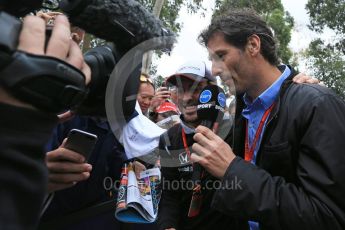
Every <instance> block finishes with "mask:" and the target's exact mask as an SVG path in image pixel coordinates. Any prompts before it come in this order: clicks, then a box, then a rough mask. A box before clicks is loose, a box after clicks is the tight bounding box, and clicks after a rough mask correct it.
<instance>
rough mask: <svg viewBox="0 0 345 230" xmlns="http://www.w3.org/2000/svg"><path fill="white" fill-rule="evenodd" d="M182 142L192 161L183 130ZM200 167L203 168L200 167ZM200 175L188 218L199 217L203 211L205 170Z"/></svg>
mask: <svg viewBox="0 0 345 230" xmlns="http://www.w3.org/2000/svg"><path fill="white" fill-rule="evenodd" d="M182 140H183V147H184V149H185V151H186V153H187V155H188V157H189V159H190V151H189V148H188V145H187V137H186V133H185V131H184V129H183V128H182ZM195 167H196V166H195V164H193V176H192V179H193V177H194V173H195V171H194V170H195ZM199 167H201V166H200V165H199ZM199 173H200V174H199V175H198V176H197V177H198V180H196V181H194V183H195V184H194V188H193V193H192V199H191V201H190V205H189V210H188V217H190V218H191V217H195V216H197V215H199V213H200V211H201V205H202V202H203V194H202V191H201V184H200V183H201V182H200V180H201V179H202V178H203V177H204V170H203V169H202V168H201V169H200V170H199Z"/></svg>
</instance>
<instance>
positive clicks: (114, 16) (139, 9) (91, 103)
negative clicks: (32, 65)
mask: <svg viewBox="0 0 345 230" xmlns="http://www.w3.org/2000/svg"><path fill="white" fill-rule="evenodd" d="M45 1H48V0H45ZM50 1H57V2H60V8H61V9H62V11H64V12H65V13H66V14H67V15H68V16H69V20H70V21H71V23H72V24H73V25H75V26H78V27H80V28H82V29H84V30H85V31H87V32H89V33H91V34H94V35H96V36H97V37H99V38H102V39H105V40H107V41H110V42H112V43H113V44H114V46H104V47H101V48H94V49H92V50H90V51H88V52H87V53H86V54H85V55H84V58H85V61H86V62H87V64H88V65H89V66H90V67H91V72H92V80H91V84H90V87H89V89H90V90H89V92H88V96H87V97H86V94H87V92H86V89H85V87H84V88H83V87H81V86H80V85H74V87H69V90H68V92H71V89H75V92H74V93H72V94H73V95H74V98H72V99H71V101H68V100H67V98H65V97H64V99H63V101H64V103H62V104H61V103H60V105H59V106H57V108H52V107H50V108H49V106H47V105H46V104H45V105H44V106H43V107H44V108H45V109H47V108H48V110H51V111H52V110H54V111H59V110H61V109H62V107H65V109H71V108H74V109H76V108H77V107H78V108H79V109H78V111H77V112H79V113H81V114H85V115H95V114H96V115H99V114H101V115H105V101H104V100H105V92H106V86H107V83H108V80H109V77H110V74H111V72H112V70H113V69H114V67H115V64H116V63H117V61H119V59H120V58H121V57H122V56H123V55H125V54H126V53H127V52H128V51H129V50H130V49H131V48H133V47H135V46H137V45H139V44H140V43H142V42H144V41H147V40H149V39H152V38H157V37H173V35H174V34H173V33H172V32H171V31H169V30H166V29H164V28H163V26H162V23H161V22H160V20H158V19H157V18H156V17H155V16H154V15H153V14H151V13H150V12H148V11H147V10H146V9H145V8H144V7H143V6H142V5H141V4H140V3H138V2H136V1H135V0H126V1H123V0H108V1H104V0H50ZM42 2H43V0H11V1H9V0H5V3H4V4H0V7H3V9H4V10H5V11H7V12H9V13H11V14H13V15H15V16H23V15H24V14H25V13H28V12H30V11H33V10H37V9H38V8H39V7H40V6H41V4H42ZM18 6H20V7H18ZM2 22H3V23H2ZM12 24H13V25H15V26H13V27H12V26H9V25H10V24H9V23H7V22H6V23H5V21H4V20H3V19H2V18H1V17H0V29H1V31H7V36H1V38H0V61H1V62H0V71H1V69H2V68H4V67H5V66H7V65H8V64H9V63H11V60H12V58H13V57H14V56H13V54H14V53H16V52H17V51H16V50H15V48H16V47H17V43H18V34H19V32H20V29H21V24H20V23H14V22H13V23H12ZM3 29H5V30H3ZM174 42H175V40H174V39H173V41H172V40H171V39H170V40H169V41H168V42H167V43H165V44H163V45H161V47H160V48H162V49H165V50H169V51H170V50H171V47H172V45H173V43H174ZM114 47H116V48H114ZM146 51H148V50H146ZM146 51H145V50H142V51H141V52H142V54H144V52H146ZM41 58H43V57H41ZM50 61H53V60H50ZM54 61H57V60H54ZM17 64H18V63H17ZM1 65H2V66H1ZM69 67H71V66H66V68H69ZM140 68H141V65H140V67H135V71H134V72H135V73H134V72H133V73H132V74H131V75H130V76H129V78H127V79H126V86H125V88H124V92H123V95H122V97H123V98H127V97H128V96H132V95H135V94H136V93H137V91H138V88H139V76H140ZM32 71H33V70H32ZM33 72H34V71H33ZM70 72H74V73H75V75H77V74H76V73H77V72H78V71H77V70H76V69H72V70H71V71H70ZM52 74H53V72H50V75H52ZM118 77H122V76H118ZM3 78H4V75H3V73H1V72H0V80H1V79H3ZM28 79H29V78H28ZM54 79H60V80H61V79H62V78H61V76H60V77H58V78H54ZM72 83H74V84H75V82H69V84H72ZM1 84H4V82H2V83H1ZM7 85H9V84H7ZM12 85H15V84H12ZM52 85H54V84H50V87H52ZM55 85H56V84H55ZM60 85H61V84H60ZM70 86H71V85H70ZM72 86H73V84H72ZM7 87H9V86H7ZM18 89H20V88H18ZM60 90H61V89H60ZM52 91H54V90H52ZM55 91H56V90H55ZM26 92H28V91H26ZM31 93H32V92H31ZM70 94H71V93H70ZM23 95H25V93H23ZM56 95H58V96H57V97H56V98H54V100H47V102H48V101H49V103H51V104H53V103H56V102H58V101H59V98H58V97H61V95H65V94H63V93H61V92H60V93H59V94H56ZM41 96H43V95H41ZM22 98H23V99H24V100H25V99H27V98H30V97H25V96H22ZM75 98H79V99H81V98H86V100H85V101H84V102H83V103H82V105H81V103H79V104H77V103H76V99H75ZM30 100H31V99H30ZM72 101H73V103H72ZM29 102H30V103H34V102H33V101H29ZM124 104H126V106H127V107H128V104H130V107H131V108H130V109H125V110H126V112H125V113H127V115H130V114H131V113H132V111H134V107H135V101H133V102H128V101H125V100H124V101H123V105H124ZM36 105H37V104H36ZM63 105H64V106H63ZM38 106H39V107H42V105H38ZM123 107H124V106H123Z"/></svg>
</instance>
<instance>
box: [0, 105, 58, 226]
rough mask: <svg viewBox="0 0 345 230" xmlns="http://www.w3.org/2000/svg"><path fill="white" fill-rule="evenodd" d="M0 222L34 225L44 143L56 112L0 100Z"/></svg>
mask: <svg viewBox="0 0 345 230" xmlns="http://www.w3.org/2000/svg"><path fill="white" fill-rule="evenodd" d="M0 116H1V119H0V184H1V186H0V204H1V205H0V226H1V229H25V230H27V229H35V227H36V224H37V222H38V219H39V213H40V208H41V205H42V202H43V198H44V195H45V190H46V183H47V172H46V167H45V163H44V156H45V153H44V151H43V147H44V144H45V143H46V142H47V141H48V139H49V137H50V135H51V132H52V130H53V128H54V126H55V125H56V122H57V118H56V116H53V115H51V116H49V115H47V114H45V113H41V112H38V111H33V110H29V109H23V108H18V107H14V106H10V105H5V104H0Z"/></svg>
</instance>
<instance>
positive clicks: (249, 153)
mask: <svg viewBox="0 0 345 230" xmlns="http://www.w3.org/2000/svg"><path fill="white" fill-rule="evenodd" d="M274 104H275V103H273V104H272V105H271V106H270V107H269V108H268V109H267V110H266V111H265V113H264V115H263V116H262V118H261V121H260V124H259V127H258V129H257V130H256V133H255V137H254V140H253V143H252V146H251V148H249V138H248V120H246V140H245V150H244V151H245V152H244V159H245V160H246V161H251V160H252V159H253V155H254V151H255V147H256V144H257V142H258V140H259V138H260V136H261V133H262V128H263V127H264V124H265V121H266V119H267V117H268V115H269V114H270V112H271V111H272V109H273V107H274Z"/></svg>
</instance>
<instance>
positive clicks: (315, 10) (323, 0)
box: [306, 0, 345, 34]
mask: <svg viewBox="0 0 345 230" xmlns="http://www.w3.org/2000/svg"><path fill="white" fill-rule="evenodd" d="M306 9H307V10H308V13H309V16H310V19H311V21H310V28H311V29H312V30H315V31H317V32H322V30H323V29H324V28H325V27H326V26H327V27H329V28H330V29H332V30H335V31H336V32H338V33H342V34H345V24H344V22H345V1H344V0H309V1H308V3H307V5H306Z"/></svg>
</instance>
